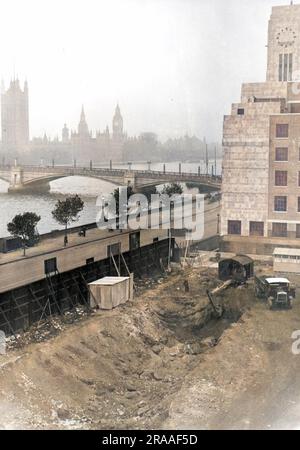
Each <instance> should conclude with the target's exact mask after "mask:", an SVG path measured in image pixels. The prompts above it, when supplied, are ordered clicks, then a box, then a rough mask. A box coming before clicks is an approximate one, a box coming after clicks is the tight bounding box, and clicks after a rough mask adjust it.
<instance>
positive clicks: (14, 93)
mask: <svg viewBox="0 0 300 450" xmlns="http://www.w3.org/2000/svg"><path fill="white" fill-rule="evenodd" d="M1 90H2V92H1V130H2V144H3V146H4V147H5V148H6V149H7V150H16V149H20V150H26V149H28V146H29V115H28V84H27V81H25V83H24V90H23V91H22V89H21V87H20V84H19V80H18V79H14V80H12V81H11V82H10V86H9V88H8V89H7V90H5V86H4V82H2V89H1Z"/></svg>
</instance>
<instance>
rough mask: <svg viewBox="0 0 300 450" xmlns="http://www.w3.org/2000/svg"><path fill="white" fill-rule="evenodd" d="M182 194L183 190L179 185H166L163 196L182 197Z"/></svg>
mask: <svg viewBox="0 0 300 450" xmlns="http://www.w3.org/2000/svg"><path fill="white" fill-rule="evenodd" d="M182 193H183V189H182V187H181V185H180V184H179V183H171V184H165V185H164V187H163V190H162V194H165V195H168V196H169V197H171V196H172V195H174V194H178V195H181V194H182Z"/></svg>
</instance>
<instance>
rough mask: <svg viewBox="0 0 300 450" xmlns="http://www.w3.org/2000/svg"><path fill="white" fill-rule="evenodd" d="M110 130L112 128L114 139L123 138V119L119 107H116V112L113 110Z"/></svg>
mask: <svg viewBox="0 0 300 450" xmlns="http://www.w3.org/2000/svg"><path fill="white" fill-rule="evenodd" d="M112 128H113V136H114V137H115V138H121V137H122V136H123V117H122V115H121V111H120V107H119V105H117V107H116V110H115V115H114V117H113V123H112Z"/></svg>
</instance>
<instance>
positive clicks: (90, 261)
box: [86, 258, 95, 265]
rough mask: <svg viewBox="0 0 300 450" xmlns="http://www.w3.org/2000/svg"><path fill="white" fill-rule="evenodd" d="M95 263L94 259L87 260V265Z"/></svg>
mask: <svg viewBox="0 0 300 450" xmlns="http://www.w3.org/2000/svg"><path fill="white" fill-rule="evenodd" d="M94 261H95V259H94V258H88V259H87V260H86V265H89V264H93V262H94Z"/></svg>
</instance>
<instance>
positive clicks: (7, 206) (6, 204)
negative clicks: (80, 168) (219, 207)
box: [0, 160, 221, 237]
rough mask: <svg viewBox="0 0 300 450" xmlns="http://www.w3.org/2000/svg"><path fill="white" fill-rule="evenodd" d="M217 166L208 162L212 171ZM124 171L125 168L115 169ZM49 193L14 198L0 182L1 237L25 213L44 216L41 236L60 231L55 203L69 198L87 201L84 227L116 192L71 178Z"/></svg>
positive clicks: (193, 168)
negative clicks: (101, 203)
mask: <svg viewBox="0 0 300 450" xmlns="http://www.w3.org/2000/svg"><path fill="white" fill-rule="evenodd" d="M213 164H214V162H213V161H210V162H209V167H210V166H211V165H213ZM198 166H200V167H201V172H202V173H204V172H205V164H204V163H203V161H202V162H199V163H182V164H181V170H182V172H193V173H196V172H197V170H198ZM115 167H124V166H115ZM131 167H132V169H147V168H148V166H147V164H139V163H136V164H135V163H132V166H131ZM178 167H179V163H178V162H169V163H166V171H169V172H171V171H174V172H175V171H178ZM151 169H152V170H163V163H157V164H152V165H151ZM220 170H221V161H220V160H218V161H217V173H220ZM50 187H51V189H50V191H49V193H47V194H38V193H35V194H11V193H7V188H8V183H6V182H4V181H1V180H0V211H1V216H0V237H4V236H8V235H9V233H8V232H7V223H8V222H10V221H11V219H12V218H13V217H14V216H15V215H16V214H19V213H22V212H25V211H32V212H36V213H37V214H39V215H40V216H41V221H40V222H39V224H38V232H39V233H40V234H42V233H46V232H49V231H51V230H56V229H61V228H62V227H61V226H59V225H58V224H57V223H56V222H55V221H54V220H53V218H52V214H51V211H52V210H53V209H54V206H55V203H56V202H57V200H58V199H63V198H64V197H65V196H66V195H68V194H79V195H80V196H81V198H82V199H83V200H84V204H85V206H84V210H83V211H82V212H81V214H80V218H79V221H78V222H74V226H75V225H83V224H86V223H91V222H95V220H96V215H97V212H98V208H97V206H96V199H97V197H98V196H101V197H102V196H105V195H107V194H110V193H111V192H113V190H114V189H115V188H116V186H115V185H113V184H111V183H107V182H105V181H101V180H96V179H93V178H84V177H75V176H74V177H68V178H62V179H59V180H56V181H53V182H51V184H50Z"/></svg>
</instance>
